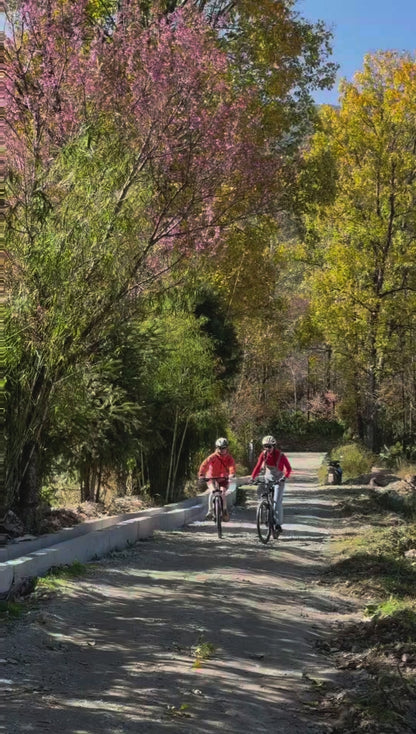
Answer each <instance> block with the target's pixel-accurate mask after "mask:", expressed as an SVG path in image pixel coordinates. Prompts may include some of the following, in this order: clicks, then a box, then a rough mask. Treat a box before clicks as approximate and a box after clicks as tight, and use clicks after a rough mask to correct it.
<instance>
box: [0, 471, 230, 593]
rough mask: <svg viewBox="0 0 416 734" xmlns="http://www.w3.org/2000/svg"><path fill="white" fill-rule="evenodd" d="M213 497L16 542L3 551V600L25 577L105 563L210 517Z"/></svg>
mask: <svg viewBox="0 0 416 734" xmlns="http://www.w3.org/2000/svg"><path fill="white" fill-rule="evenodd" d="M236 494H237V485H236V483H232V484H230V488H229V490H228V491H227V506H228V507H231V506H232V505H233V504H235V499H236ZM207 507H208V494H207V493H204V494H200V495H197V496H196V497H191V498H189V499H187V500H184V501H183V502H176V503H174V504H171V505H165V506H164V507H157V508H151V509H149V510H142V511H140V512H137V513H130V514H125V515H113V516H112V517H105V518H100V519H99V520H89V521H86V522H84V523H81V524H80V525H75V526H74V527H72V528H64V529H63V530H60V531H59V532H57V533H50V534H48V535H43V536H39V537H38V538H35V539H34V540H28V541H23V542H21V543H14V544H11V545H9V546H7V548H2V549H0V597H2V596H3V597H5V596H6V595H7V594H8V592H9V591H10V589H11V588H12V586H14V585H15V584H18V583H19V582H20V581H22V580H23V579H24V578H33V577H35V576H42V575H44V574H46V573H47V572H48V571H49V569H51V568H52V567H54V566H65V565H68V564H71V563H73V562H74V561H79V562H81V563H84V562H87V561H91V560H92V559H94V558H102V557H103V556H105V555H107V554H108V553H110V552H111V551H114V550H122V549H123V548H126V547H127V546H129V545H132V544H134V543H136V542H137V541H138V540H144V539H145V538H150V537H151V536H152V535H153V532H154V531H155V530H175V529H177V528H180V527H183V526H184V525H188V524H189V523H191V522H194V521H196V520H201V519H203V518H204V517H205V514H206V512H207Z"/></svg>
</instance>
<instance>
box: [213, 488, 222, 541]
mask: <svg viewBox="0 0 416 734" xmlns="http://www.w3.org/2000/svg"><path fill="white" fill-rule="evenodd" d="M213 507H214V522H215V525H216V527H217V532H218V537H219V538H222V502H221V498H220V497H214V505H213Z"/></svg>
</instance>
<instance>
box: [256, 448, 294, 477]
mask: <svg viewBox="0 0 416 734" xmlns="http://www.w3.org/2000/svg"><path fill="white" fill-rule="evenodd" d="M264 463H266V465H267V466H275V467H276V469H278V470H279V471H282V472H283V473H284V475H285V477H286V478H288V477H290V475H291V473H292V467H291V466H290V464H289V461H288V459H287V457H286V456H285V454H284V453H283V451H279V449H273V451H270V453H268V452H267V451H262V452H261V454H260V456H259V458H258V459H257V464H256V466H255V467H254V469H253V471H252V473H251V478H252V479H255V478H256V476H257V475H258V474H260V472H261V470H262V468H263V466H264Z"/></svg>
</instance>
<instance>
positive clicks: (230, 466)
mask: <svg viewBox="0 0 416 734" xmlns="http://www.w3.org/2000/svg"><path fill="white" fill-rule="evenodd" d="M231 474H235V461H234V459H233V457H232V456H231V454H229V453H228V452H227V453H226V454H217V452H214V453H213V454H210V456H207V458H206V459H205V460H204V461H203V462H202V464H201V466H200V467H199V476H200V477H206V478H207V479H214V478H215V479H221V478H224V479H225V478H226V477H229V476H230V475H231Z"/></svg>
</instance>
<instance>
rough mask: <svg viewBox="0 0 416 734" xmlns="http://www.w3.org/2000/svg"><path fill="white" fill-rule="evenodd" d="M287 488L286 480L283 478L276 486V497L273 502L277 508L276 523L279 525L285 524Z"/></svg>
mask: <svg viewBox="0 0 416 734" xmlns="http://www.w3.org/2000/svg"><path fill="white" fill-rule="evenodd" d="M284 489H285V480H284V479H281V480H280V481H279V482H278V484H275V486H274V497H273V501H274V502H273V503H274V506H275V508H276V523H277V525H280V526H282V525H283V492H284Z"/></svg>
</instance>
